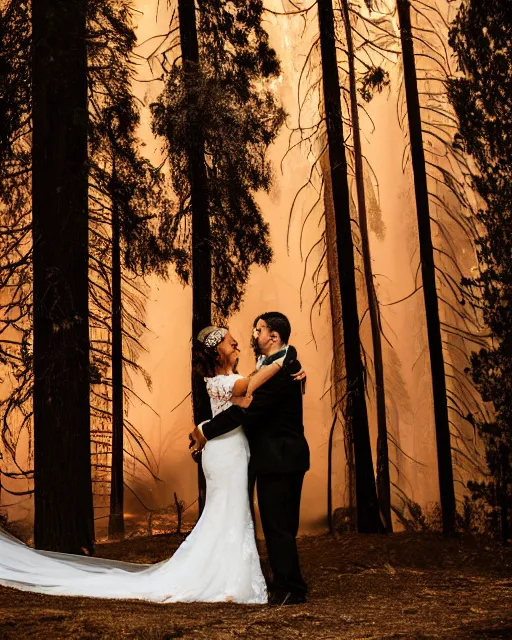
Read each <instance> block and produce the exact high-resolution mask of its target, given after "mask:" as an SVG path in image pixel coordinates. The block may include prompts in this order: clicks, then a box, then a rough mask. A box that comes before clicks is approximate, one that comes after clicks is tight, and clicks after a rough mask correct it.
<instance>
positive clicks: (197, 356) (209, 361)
mask: <svg viewBox="0 0 512 640" xmlns="http://www.w3.org/2000/svg"><path fill="white" fill-rule="evenodd" d="M219 363H220V355H219V352H218V351H217V347H207V346H206V345H205V344H204V342H200V341H199V340H194V342H193V344H192V369H193V371H194V373H195V374H197V375H198V376H201V377H202V378H213V377H214V376H215V375H216V367H217V365H218V364H219Z"/></svg>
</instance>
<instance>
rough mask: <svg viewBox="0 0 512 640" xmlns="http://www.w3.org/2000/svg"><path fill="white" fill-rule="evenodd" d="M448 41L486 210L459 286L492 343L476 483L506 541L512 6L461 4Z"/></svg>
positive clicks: (479, 368) (510, 477) (483, 371)
mask: <svg viewBox="0 0 512 640" xmlns="http://www.w3.org/2000/svg"><path fill="white" fill-rule="evenodd" d="M450 44H451V46H452V47H453V49H454V51H455V53H456V56H457V60H458V66H459V69H460V71H461V72H462V74H463V77H457V78H454V79H452V80H451V82H450V83H449V96H450V101H451V103H452V105H453V107H454V109H455V112H456V114H457V117H458V120H459V133H458V134H457V135H456V136H455V144H456V145H457V146H459V147H460V148H462V149H463V150H464V151H465V152H467V153H469V154H470V155H471V156H472V158H473V160H474V162H475V165H476V171H475V172H474V174H473V176H472V178H473V184H474V187H475V189H476V191H477V192H478V194H479V196H480V197H481V199H482V201H483V204H484V206H483V207H482V209H480V210H479V211H478V214H477V218H478V222H479V224H480V228H481V230H482V233H481V236H480V238H479V240H478V243H477V255H478V262H479V267H480V269H479V274H478V275H477V276H476V277H475V278H473V279H471V280H470V279H467V280H464V281H463V284H464V285H465V288H466V292H467V296H468V299H469V300H470V302H473V303H476V304H477V305H479V306H480V307H481V310H482V313H483V319H484V322H485V324H486V325H487V326H488V327H489V330H490V334H491V340H490V343H489V345H488V346H487V347H485V348H482V349H480V351H478V352H475V353H473V354H472V357H471V367H470V369H469V371H468V373H470V375H471V376H472V378H473V381H474V383H475V384H476V386H477V388H478V389H479V391H480V392H481V394H482V398H483V399H484V400H485V401H487V402H491V403H492V405H493V407H494V419H493V420H490V421H487V422H483V421H479V422H478V423H477V426H478V430H479V432H480V434H481V436H482V438H483V440H484V442H485V446H486V457H487V463H488V466H489V472H490V477H491V479H490V480H489V481H487V482H483V483H473V484H472V485H471V488H472V489H473V492H474V495H475V497H477V496H479V497H484V498H485V499H486V500H487V501H488V503H489V504H490V506H491V507H492V511H493V516H494V519H495V521H496V524H497V525H498V527H497V528H498V529H499V531H500V533H501V536H502V538H503V540H504V541H507V540H508V539H509V538H510V535H511V534H510V509H511V507H512V305H511V300H512V260H511V256H512V204H511V203H512V100H511V95H512V75H511V73H510V70H511V68H512V6H511V5H510V3H508V2H503V1H502V0H478V1H475V0H464V1H463V2H462V5H461V7H460V9H459V12H458V14H457V17H456V19H455V21H454V23H453V25H452V29H451V33H450Z"/></svg>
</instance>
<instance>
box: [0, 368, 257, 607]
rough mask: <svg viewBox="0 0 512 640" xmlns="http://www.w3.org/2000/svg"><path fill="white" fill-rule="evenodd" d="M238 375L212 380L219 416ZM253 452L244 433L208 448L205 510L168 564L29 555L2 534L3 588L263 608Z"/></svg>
mask: <svg viewBox="0 0 512 640" xmlns="http://www.w3.org/2000/svg"><path fill="white" fill-rule="evenodd" d="M239 377H241V376H238V375H236V374H231V375H228V376H216V377H214V378H208V379H207V389H208V393H209V395H210V398H211V405H212V412H213V414H214V415H216V414H217V413H219V412H220V411H223V410H224V409H227V408H228V407H229V406H230V405H231V402H230V398H231V395H232V391H233V386H234V384H235V382H236V380H237V379H238V378H239ZM248 462H249V445H248V443H247V439H246V437H245V434H244V433H243V431H242V428H241V427H239V428H238V429H235V430H234V431H232V432H230V433H228V434H226V435H224V436H221V437H219V438H215V439H214V440H211V441H209V442H208V443H207V444H206V447H205V449H204V452H203V469H204V473H205V476H206V486H207V490H206V502H205V507H204V510H203V513H202V515H201V517H200V519H199V521H198V522H197V524H196V526H195V527H194V529H193V530H192V532H191V533H190V534H189V536H188V537H187V539H186V540H185V541H184V542H183V544H182V545H181V546H180V547H179V548H178V550H177V551H176V553H175V554H174V555H173V556H172V557H171V558H170V559H169V560H165V561H163V562H159V563H157V564H154V565H140V564H133V563H128V562H118V561H115V560H104V559H101V558H91V557H83V556H75V555H70V554H64V553H54V552H48V551H39V550H36V549H32V548H31V547H28V546H27V545H25V544H23V543H22V542H20V541H19V540H16V539H15V538H13V537H12V536H10V535H9V534H7V533H5V532H3V531H1V530H0V584H1V585H4V586H8V587H14V588H17V589H22V590H26V591H34V592H39V593H48V594H55V595H67V596H91V597H95V598H122V599H141V600H149V601H152V602H225V601H228V602H239V603H265V602H267V591H266V586H265V580H264V578H263V574H262V572H261V567H260V562H259V556H258V551H257V548H256V542H255V538H254V526H253V522H252V518H251V512H250V508H249V499H248V489H247V468H248Z"/></svg>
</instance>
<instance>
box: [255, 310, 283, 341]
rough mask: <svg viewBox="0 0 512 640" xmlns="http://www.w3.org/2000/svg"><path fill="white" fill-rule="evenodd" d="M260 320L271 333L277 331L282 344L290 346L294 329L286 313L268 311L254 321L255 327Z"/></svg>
mask: <svg viewBox="0 0 512 640" xmlns="http://www.w3.org/2000/svg"><path fill="white" fill-rule="evenodd" d="M258 320H263V322H265V323H266V325H267V327H268V328H269V329H270V330H271V331H275V332H276V333H278V334H279V337H280V338H281V341H282V342H284V343H286V344H288V340H289V339H290V333H291V332H292V327H291V325H290V321H289V320H288V318H287V317H286V316H285V315H284V313H279V311H267V313H262V314H261V315H259V316H258V317H257V318H256V320H255V321H254V326H256V325H257V324H258Z"/></svg>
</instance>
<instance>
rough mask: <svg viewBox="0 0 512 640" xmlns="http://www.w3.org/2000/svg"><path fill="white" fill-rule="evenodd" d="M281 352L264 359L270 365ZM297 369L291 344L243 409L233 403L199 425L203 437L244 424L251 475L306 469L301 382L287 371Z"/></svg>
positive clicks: (307, 467) (291, 372) (298, 367)
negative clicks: (268, 378) (267, 378)
mask: <svg viewBox="0 0 512 640" xmlns="http://www.w3.org/2000/svg"><path fill="white" fill-rule="evenodd" d="M281 356H282V352H279V353H276V354H274V355H273V356H270V357H269V358H267V360H266V361H265V363H266V364H270V363H271V362H272V361H273V360H277V359H278V358H279V357H281ZM300 368H301V366H300V363H299V361H298V360H297V352H296V350H295V348H294V347H288V353H287V354H286V358H285V360H284V363H283V367H282V368H281V369H280V370H279V371H278V372H277V373H276V374H275V376H273V377H272V378H270V380H267V382H265V384H263V385H262V386H261V387H259V388H258V389H256V391H255V392H254V396H253V400H252V402H251V404H250V405H249V407H248V408H247V409H244V408H242V407H237V406H235V405H233V406H232V407H230V408H229V409H226V411H223V412H222V413H219V414H218V415H217V416H215V418H213V419H212V420H210V421H209V422H207V423H205V424H204V425H203V433H204V435H205V437H206V439H207V440H210V439H211V438H216V437H217V436H221V435H223V434H224V433H228V432H229V431H232V430H233V429H236V428H237V427H239V426H240V425H242V426H243V427H244V430H245V432H246V434H247V438H248V440H249V445H250V447H251V461H250V465H249V468H250V470H251V471H252V472H253V473H255V474H257V475H258V474H267V473H293V472H300V471H303V472H305V471H307V470H308V469H309V447H308V443H307V441H306V438H305V437H304V426H303V424H302V390H301V383H300V382H297V381H295V380H293V378H292V377H291V374H293V373H296V372H297V371H299V370H300Z"/></svg>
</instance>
